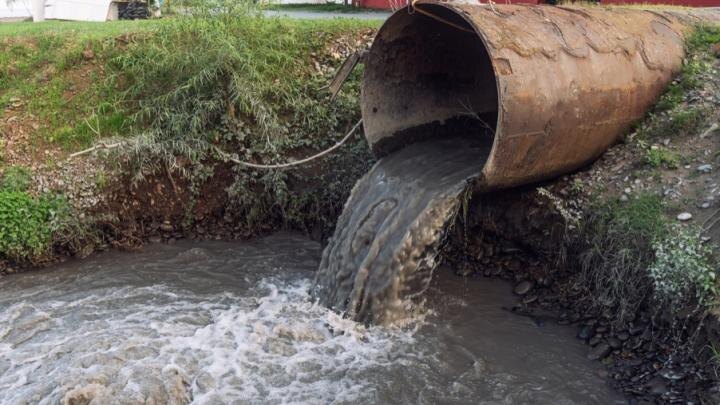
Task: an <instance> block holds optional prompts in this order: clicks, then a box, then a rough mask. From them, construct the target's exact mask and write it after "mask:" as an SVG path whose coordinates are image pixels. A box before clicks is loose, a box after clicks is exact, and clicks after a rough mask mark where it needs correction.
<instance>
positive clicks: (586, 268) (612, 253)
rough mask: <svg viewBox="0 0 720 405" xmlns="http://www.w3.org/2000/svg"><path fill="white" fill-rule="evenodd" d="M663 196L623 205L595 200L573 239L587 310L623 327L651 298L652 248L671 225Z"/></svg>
mask: <svg viewBox="0 0 720 405" xmlns="http://www.w3.org/2000/svg"><path fill="white" fill-rule="evenodd" d="M664 210H665V207H664V206H663V203H662V200H661V198H660V197H658V196H655V195H650V194H641V195H639V196H636V197H632V198H631V199H630V200H629V201H626V202H623V201H620V200H617V199H614V200H610V201H595V202H594V203H593V205H592V207H590V208H589V209H588V210H587V211H586V213H585V216H584V217H583V218H582V220H581V222H580V226H579V228H578V231H577V235H578V236H577V238H573V240H571V241H570V242H571V244H570V248H569V251H570V252H572V254H571V255H570V257H569V261H570V264H571V265H572V266H573V267H577V268H578V269H579V275H578V278H577V284H578V285H577V286H578V287H579V288H581V289H582V290H584V291H586V294H584V296H585V297H586V300H587V301H588V305H589V306H590V307H591V308H594V309H596V310H598V311H601V312H603V313H610V314H612V316H613V319H615V321H616V322H617V323H618V324H623V323H624V322H627V321H629V320H632V319H633V318H634V316H635V315H636V313H637V311H638V309H639V308H640V307H641V305H642V304H643V303H644V302H645V300H646V299H647V298H648V297H650V296H651V295H652V284H651V281H650V277H649V274H648V270H647V269H648V266H649V265H650V264H651V263H652V261H653V258H654V252H653V247H652V244H653V242H654V241H655V240H657V239H658V238H660V237H662V236H663V234H664V232H665V230H666V229H667V226H668V220H667V218H666V216H665V215H664Z"/></svg>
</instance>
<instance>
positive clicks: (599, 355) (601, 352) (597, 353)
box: [587, 342, 612, 360]
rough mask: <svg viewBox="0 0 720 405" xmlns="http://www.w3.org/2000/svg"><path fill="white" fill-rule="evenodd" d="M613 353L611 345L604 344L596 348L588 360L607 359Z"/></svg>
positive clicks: (589, 354)
mask: <svg viewBox="0 0 720 405" xmlns="http://www.w3.org/2000/svg"><path fill="white" fill-rule="evenodd" d="M611 351H612V348H611V347H610V345H609V344H607V343H605V342H602V343H600V344H598V345H597V346H595V347H594V348H593V349H592V350H590V352H589V353H588V355H587V358H588V360H601V359H604V358H605V357H607V355H608V354H610V352H611Z"/></svg>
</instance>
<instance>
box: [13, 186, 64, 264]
mask: <svg viewBox="0 0 720 405" xmlns="http://www.w3.org/2000/svg"><path fill="white" fill-rule="evenodd" d="M66 208H67V203H66V201H65V200H64V199H63V198H61V197H54V196H45V197H42V198H34V197H32V196H30V195H29V194H27V193H24V192H20V191H5V190H3V191H0V255H2V256H5V257H6V258H9V259H12V260H17V261H26V260H30V261H32V260H35V259H37V258H39V257H42V256H44V255H46V254H47V253H48V251H49V250H50V247H51V242H52V236H53V232H54V231H56V230H57V229H58V226H59V224H60V223H61V222H62V220H63V214H64V213H66Z"/></svg>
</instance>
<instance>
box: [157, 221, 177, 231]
mask: <svg viewBox="0 0 720 405" xmlns="http://www.w3.org/2000/svg"><path fill="white" fill-rule="evenodd" d="M160 230H161V231H163V232H168V233H169V232H172V231H174V230H175V228H174V227H173V226H172V224H170V222H168V221H165V222H163V223H162V225H160Z"/></svg>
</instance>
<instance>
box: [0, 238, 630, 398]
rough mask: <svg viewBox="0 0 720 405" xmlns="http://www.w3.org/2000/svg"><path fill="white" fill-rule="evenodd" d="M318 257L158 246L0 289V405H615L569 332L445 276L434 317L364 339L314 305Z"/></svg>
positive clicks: (302, 249) (502, 297)
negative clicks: (517, 312)
mask: <svg viewBox="0 0 720 405" xmlns="http://www.w3.org/2000/svg"><path fill="white" fill-rule="evenodd" d="M319 259H320V246H319V245H318V244H316V243H314V242H311V241H308V240H306V239H304V238H302V237H298V236H293V235H275V236H272V237H269V238H265V239H261V240H256V241H253V242H248V243H232V244H231V243H219V242H212V243H199V244H190V243H187V244H186V243H178V244H177V245H170V246H169V245H152V246H149V247H147V248H146V250H145V251H144V252H141V253H116V252H113V253H106V254H102V255H99V256H95V257H92V258H90V259H87V260H84V261H79V262H72V263H66V264H64V265H61V266H58V267H56V268H54V269H48V270H43V271H37V272H31V273H25V274H19V275H13V276H9V277H6V278H3V279H0V404H3V405H4V404H12V405H18V404H58V403H63V402H65V403H69V404H85V403H92V404H103V405H104V404H147V403H155V404H183V403H196V404H245V403H275V404H279V403H312V404H327V403H338V404H350V403H353V404H354V403H412V404H432V403H468V402H470V403H482V404H522V403H527V404H571V403H575V404H592V403H597V404H608V403H613V402H614V401H616V400H617V398H616V397H615V396H613V394H612V393H611V392H610V391H609V388H607V387H606V386H605V385H604V383H603V382H602V381H600V379H599V378H598V377H596V376H595V373H594V369H595V368H596V367H597V366H598V365H597V364H594V363H591V362H588V361H587V360H585V358H584V353H585V350H586V349H585V347H584V345H582V344H581V343H579V342H578V341H576V340H575V339H574V337H573V336H572V334H573V333H572V331H571V330H569V329H567V328H564V327H561V326H557V325H552V324H550V323H548V325H547V326H545V327H542V328H539V327H537V326H536V325H535V324H534V323H533V322H532V321H531V320H530V319H527V318H524V317H518V316H515V315H512V314H510V313H508V312H506V311H504V310H502V309H501V307H502V306H509V305H510V304H511V303H512V301H513V298H512V294H511V292H510V290H511V287H509V286H508V285H506V284H504V283H502V282H488V280H483V279H470V280H464V279H461V278H458V277H456V276H454V275H453V274H452V271H449V270H447V271H445V269H442V270H440V271H439V273H438V274H437V276H438V277H436V278H435V281H434V282H433V283H434V284H433V285H432V286H431V287H430V289H429V290H428V291H427V292H426V297H427V298H428V304H427V309H426V310H425V311H424V312H423V313H422V314H421V315H419V316H417V317H416V318H414V319H412V320H411V321H410V323H409V324H408V325H407V326H406V327H404V328H402V329H400V328H393V327H385V326H374V327H371V328H366V327H365V326H363V325H362V324H358V323H355V322H352V321H351V320H349V319H343V318H342V317H340V316H338V315H337V314H336V313H335V312H333V311H330V310H329V309H326V308H324V307H322V306H319V305H315V304H313V303H312V300H311V298H310V296H309V295H308V293H307V291H308V289H309V287H310V284H311V280H312V277H313V274H314V271H315V269H316V268H317V265H318V262H319Z"/></svg>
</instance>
